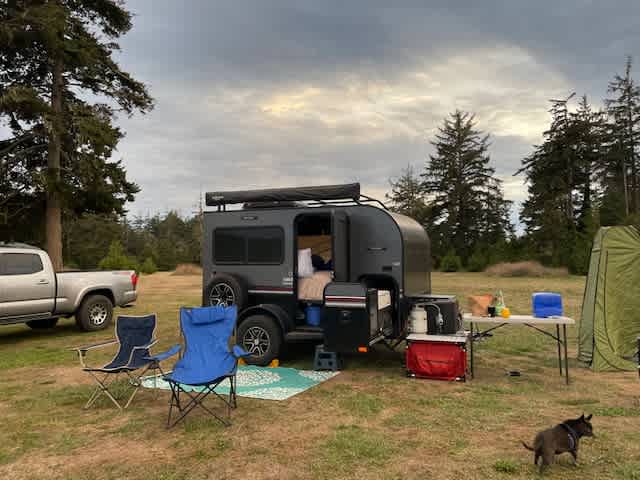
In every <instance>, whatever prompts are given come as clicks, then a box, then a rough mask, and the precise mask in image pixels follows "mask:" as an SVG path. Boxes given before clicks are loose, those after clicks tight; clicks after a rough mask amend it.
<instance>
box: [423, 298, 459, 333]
mask: <svg viewBox="0 0 640 480" xmlns="http://www.w3.org/2000/svg"><path fill="white" fill-rule="evenodd" d="M414 301H416V302H419V303H420V304H424V306H425V307H424V308H426V310H427V333H428V334H430V335H438V334H452V333H456V332H459V331H460V330H462V328H463V324H462V315H460V308H459V305H458V299H457V298H456V296H455V295H424V296H420V297H419V298H416V299H414ZM434 305H436V306H437V307H438V309H440V313H441V314H442V319H443V321H444V323H443V325H442V327H441V328H440V327H439V325H438V321H437V318H438V309H436V308H435V307H434Z"/></svg>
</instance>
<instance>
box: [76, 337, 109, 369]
mask: <svg viewBox="0 0 640 480" xmlns="http://www.w3.org/2000/svg"><path fill="white" fill-rule="evenodd" d="M117 344H118V341H117V340H107V341H106V342H100V343H94V344H93V345H85V346H82V347H73V348H71V349H70V350H72V351H75V352H78V360H80V366H81V367H82V368H87V365H86V364H85V363H84V357H85V356H86V354H87V352H88V351H89V350H94V349H96V348H102V347H108V346H110V345H117Z"/></svg>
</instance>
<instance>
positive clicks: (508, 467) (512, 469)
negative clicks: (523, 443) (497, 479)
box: [493, 460, 520, 474]
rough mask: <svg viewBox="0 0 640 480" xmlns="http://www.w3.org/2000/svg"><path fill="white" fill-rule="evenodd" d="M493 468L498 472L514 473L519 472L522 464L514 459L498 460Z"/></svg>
mask: <svg viewBox="0 0 640 480" xmlns="http://www.w3.org/2000/svg"><path fill="white" fill-rule="evenodd" d="M493 469H494V470H495V471H496V472H500V473H507V474H513V473H518V470H520V465H519V464H518V463H516V462H514V461H513V460H496V462H495V463H494V464H493Z"/></svg>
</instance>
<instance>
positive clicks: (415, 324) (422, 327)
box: [409, 305, 427, 333]
mask: <svg viewBox="0 0 640 480" xmlns="http://www.w3.org/2000/svg"><path fill="white" fill-rule="evenodd" d="M409 330H411V333H427V311H426V310H425V308H424V307H421V306H418V305H415V306H414V307H413V308H412V309H411V312H409Z"/></svg>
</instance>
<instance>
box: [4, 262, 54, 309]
mask: <svg viewBox="0 0 640 480" xmlns="http://www.w3.org/2000/svg"><path fill="white" fill-rule="evenodd" d="M47 263H48V262H47ZM44 265H45V264H44V263H43V261H42V258H41V256H40V254H38V253H36V252H33V253H18V252H16V253H13V252H12V253H0V321H2V320H9V319H17V318H20V317H24V318H25V319H27V318H31V317H35V318H45V317H47V316H49V315H51V314H52V313H53V305H54V297H55V281H54V279H53V278H52V277H53V275H54V274H53V271H52V270H51V271H47V270H46V269H45V266H44Z"/></svg>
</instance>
